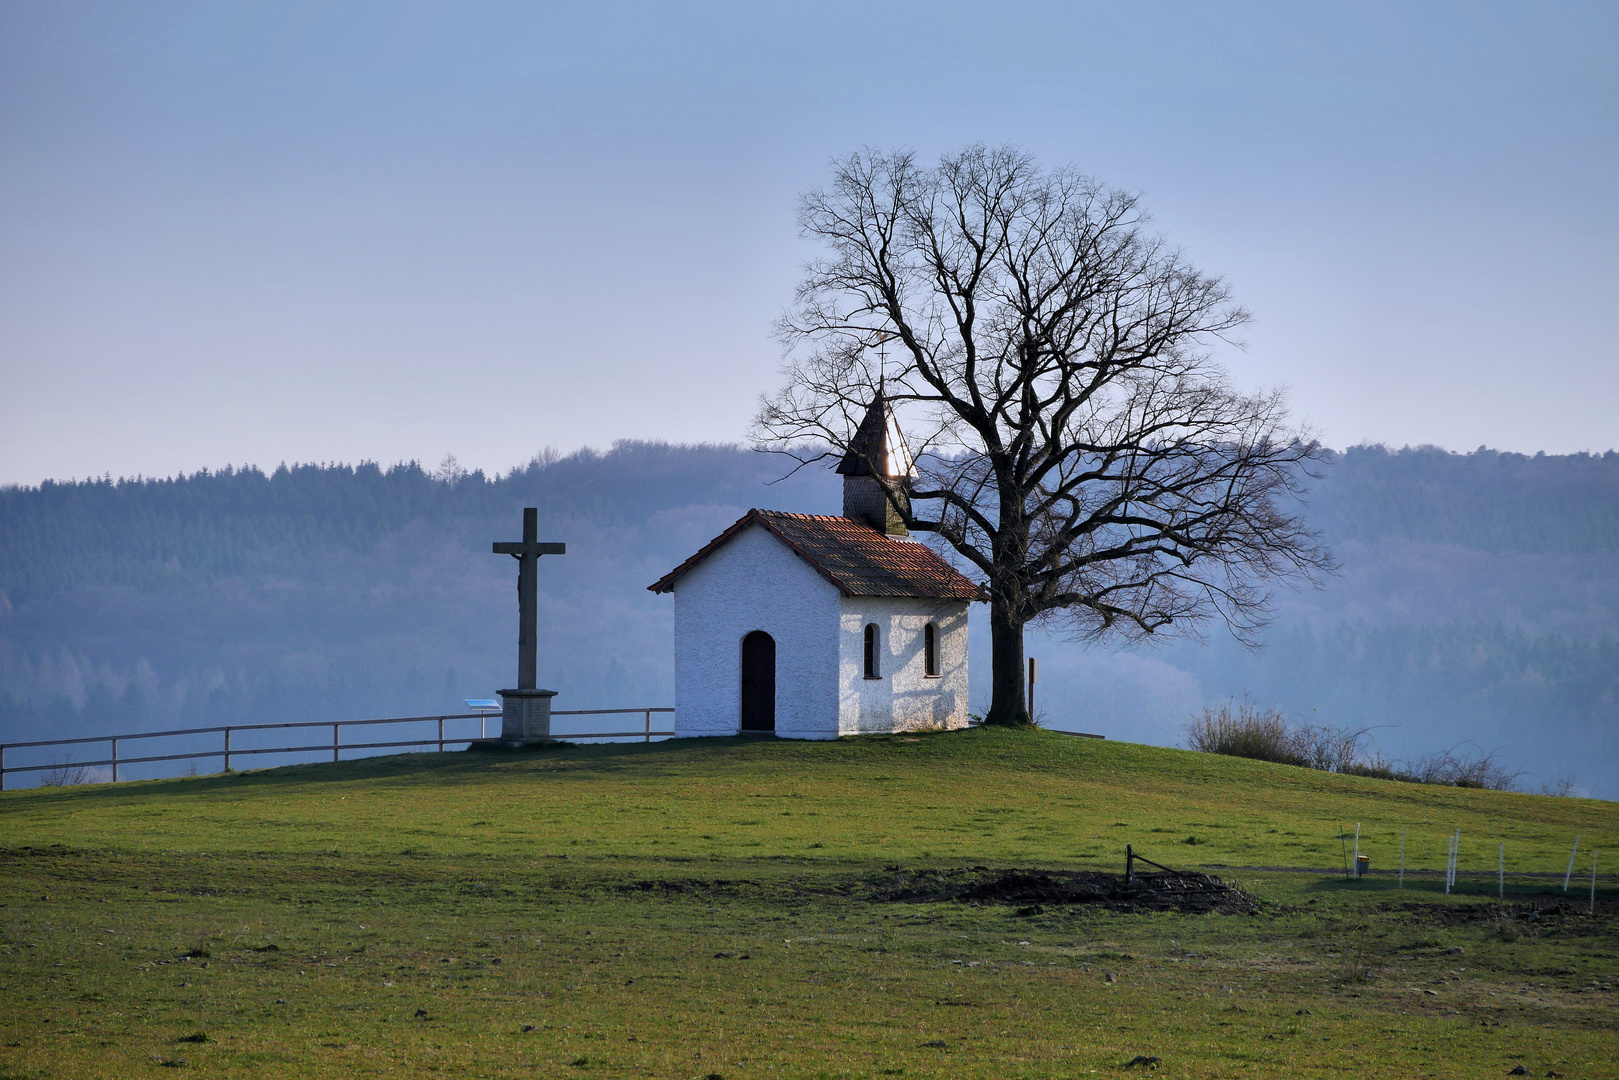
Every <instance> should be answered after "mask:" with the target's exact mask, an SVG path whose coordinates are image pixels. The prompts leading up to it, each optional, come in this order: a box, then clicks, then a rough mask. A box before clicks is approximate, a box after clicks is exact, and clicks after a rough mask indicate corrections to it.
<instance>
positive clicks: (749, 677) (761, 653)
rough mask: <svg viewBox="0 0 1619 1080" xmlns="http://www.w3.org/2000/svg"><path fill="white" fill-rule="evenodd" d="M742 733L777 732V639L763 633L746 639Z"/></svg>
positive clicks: (743, 641) (750, 635)
mask: <svg viewBox="0 0 1619 1080" xmlns="http://www.w3.org/2000/svg"><path fill="white" fill-rule="evenodd" d="M742 730H743V731H775V730H776V639H775V638H773V637H771V636H770V635H769V634H767V633H765V632H764V631H763V630H755V631H754V632H753V633H751V634H749V635H748V636H747V637H745V638H743V639H742Z"/></svg>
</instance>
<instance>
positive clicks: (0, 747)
mask: <svg viewBox="0 0 1619 1080" xmlns="http://www.w3.org/2000/svg"><path fill="white" fill-rule="evenodd" d="M4 790H6V747H5V744H4V743H0V791H4Z"/></svg>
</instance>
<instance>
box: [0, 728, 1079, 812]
mask: <svg viewBox="0 0 1619 1080" xmlns="http://www.w3.org/2000/svg"><path fill="white" fill-rule="evenodd" d="M1047 738H1048V737H1047V736H1044V735H1042V734H1040V733H1038V732H1035V731H1032V730H1031V731H1027V732H1025V731H1013V732H1000V731H997V732H992V733H987V734H986V733H983V732H978V731H974V730H971V729H969V730H965V731H949V732H915V733H909V734H906V735H904V736H892V735H875V736H861V737H856V738H846V739H839V740H835V741H830V740H828V741H806V740H792V739H773V738H759V737H757V736H749V737H740V736H737V737H731V738H704V739H668V740H664V741H662V742H655V743H634V742H620V743H576V742H565V741H557V742H553V743H548V744H542V745H538V746H532V747H512V748H506V747H479V746H473V747H469V748H467V749H465V750H456V751H450V752H447V753H414V754H383V755H377V756H374V757H362V758H350V759H346V760H343V761H320V762H308V763H304V764H297V765H281V766H276V767H273V768H268V769H257V770H245V771H244V770H237V771H233V772H229V773H210V774H207V775H203V776H182V777H166V778H163V779H155V780H127V781H123V782H121V783H116V784H114V783H102V784H84V785H73V786H66V787H53V788H28V789H23V790H22V791H19V792H16V793H15V794H16V795H20V796H26V798H27V799H28V801H29V803H30V804H31V805H32V806H36V807H39V806H61V805H63V804H78V805H95V804H98V803H105V802H108V801H109V800H111V801H117V802H120V803H122V802H128V801H131V800H135V801H138V800H140V799H142V798H144V797H150V796H162V797H165V798H167V797H172V796H173V795H175V794H180V793H183V794H188V795H189V794H197V795H211V794H217V793H221V792H233V793H235V792H244V791H262V790H263V789H264V788H265V787H266V786H269V787H272V788H275V787H287V788H296V787H300V786H305V785H310V784H329V783H343V782H355V781H375V780H385V781H391V782H394V783H397V784H431V785H434V786H444V785H456V784H464V783H474V782H479V781H482V780H485V779H487V778H488V777H489V776H490V775H491V771H492V770H498V769H507V768H512V767H517V768H524V767H529V768H532V769H535V770H539V769H542V768H543V769H545V779H546V781H547V782H556V781H568V780H588V779H593V778H596V777H599V776H602V775H605V774H610V773H613V772H615V771H617V770H619V769H621V768H625V767H630V766H633V767H634V768H635V770H636V771H637V772H638V773H640V774H642V775H654V776H655V775H658V774H659V772H660V770H668V771H675V770H678V769H682V768H689V767H692V766H702V765H705V764H708V763H712V762H717V761H719V760H720V759H729V760H731V761H733V762H734V761H735V760H737V759H739V758H740V759H750V760H752V761H754V762H756V763H759V764H764V763H767V762H774V763H776V764H778V765H782V766H792V765H796V764H800V763H806V764H807V763H809V762H811V761H813V762H814V763H816V764H821V765H825V764H827V763H829V762H838V763H847V762H849V761H851V760H857V759H859V758H863V757H873V756H874V755H873V751H877V752H878V755H876V756H882V752H883V751H887V752H888V753H889V754H908V755H914V754H916V753H917V752H919V751H926V750H942V749H944V750H947V756H957V755H956V753H954V752H955V751H969V748H968V746H967V745H966V744H967V743H972V744H974V746H973V749H972V751H970V752H971V753H976V752H977V750H978V749H980V748H982V744H984V743H986V742H994V743H1003V742H1006V741H1009V740H1020V741H1027V740H1031V739H1037V740H1040V741H1042V742H1044V741H1046V740H1047ZM1049 738H1050V739H1052V740H1056V739H1058V738H1059V737H1057V736H1050V737H1049ZM947 743H948V744H954V745H950V746H949V747H948V749H947V748H946V746H945V745H944V744H947ZM1056 745H1062V744H1061V743H1057V744H1056ZM930 756H937V755H930ZM559 767H565V768H559ZM5 794H6V795H7V796H10V795H12V794H13V793H12V792H6V793H5ZM0 805H3V803H0Z"/></svg>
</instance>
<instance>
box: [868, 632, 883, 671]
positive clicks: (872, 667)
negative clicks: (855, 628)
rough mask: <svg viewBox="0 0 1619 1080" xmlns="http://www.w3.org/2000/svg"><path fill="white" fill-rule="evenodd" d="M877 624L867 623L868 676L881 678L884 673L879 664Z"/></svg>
mask: <svg viewBox="0 0 1619 1080" xmlns="http://www.w3.org/2000/svg"><path fill="white" fill-rule="evenodd" d="M877 655H878V654H877V624H876V623H867V624H866V678H868V679H880V678H882V677H883V673H882V671H881V669H880V668H879V667H878V664H877Z"/></svg>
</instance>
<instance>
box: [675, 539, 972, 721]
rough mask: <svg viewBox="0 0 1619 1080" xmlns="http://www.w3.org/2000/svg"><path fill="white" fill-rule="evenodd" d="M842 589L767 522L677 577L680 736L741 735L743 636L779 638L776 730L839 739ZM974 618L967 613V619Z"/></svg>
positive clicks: (676, 680) (777, 643)
mask: <svg viewBox="0 0 1619 1080" xmlns="http://www.w3.org/2000/svg"><path fill="white" fill-rule="evenodd" d="M840 595H841V594H840V593H839V591H838V589H837V587H836V586H834V585H833V584H832V583H831V582H829V581H827V580H826V579H825V578H824V577H822V576H821V575H820V574H818V573H816V572H815V570H813V569H812V568H811V567H810V566H809V565H808V564H807V563H805V562H804V561H803V560H802V559H800V558H799V557H798V556H797V555H794V554H793V553H792V552H791V551H790V550H788V548H787V547H786V546H785V545H783V544H782V543H781V541H779V540H777V539H776V538H775V537H774V536H772V535H771V534H770V533H769V532H767V531H766V530H765V529H763V528H761V527H760V526H758V525H750V526H749V527H748V528H746V529H744V530H743V531H742V532H740V533H738V534H737V535H736V536H734V537H732V538H731V541H730V542H729V543H728V544H726V545H725V546H724V547H722V548H720V549H719V550H718V551H716V552H714V553H713V554H711V555H709V556H708V558H706V559H704V560H703V561H702V562H701V563H699V564H698V565H697V566H695V567H693V568H692V569H691V570H690V571H688V572H687V573H686V575H685V576H684V577H682V578H681V579H680V580H679V581H678V582H676V583H675V587H674V596H675V734H676V736H677V737H687V738H690V737H693V736H704V735H735V734H737V733H738V732H739V731H740V730H741V727H742V639H743V637H745V636H746V635H747V634H748V633H750V632H751V631H754V630H763V631H764V632H765V633H767V634H769V635H770V636H771V637H773V638H775V639H776V734H777V735H780V736H783V737H786V738H799V739H835V738H837V737H838V734H839V728H840V725H839V722H838V636H839V635H838V625H839V623H838V619H839V606H838V600H839V596H840ZM963 624H964V625H965V619H963Z"/></svg>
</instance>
